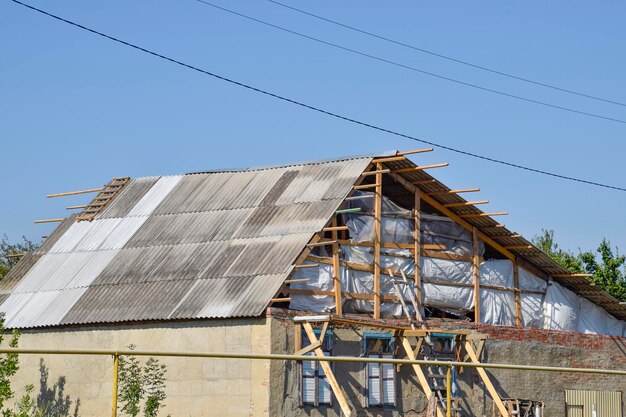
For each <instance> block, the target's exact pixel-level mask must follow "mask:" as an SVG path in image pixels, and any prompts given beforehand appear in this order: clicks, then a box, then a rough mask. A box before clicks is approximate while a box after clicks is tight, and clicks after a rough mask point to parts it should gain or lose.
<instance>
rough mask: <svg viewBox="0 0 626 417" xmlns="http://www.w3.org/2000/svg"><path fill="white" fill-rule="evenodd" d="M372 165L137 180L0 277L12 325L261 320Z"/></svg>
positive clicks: (355, 162) (353, 161) (342, 163)
mask: <svg viewBox="0 0 626 417" xmlns="http://www.w3.org/2000/svg"><path fill="white" fill-rule="evenodd" d="M371 159H372V158H371V157H361V158H350V159H344V160H335V161H331V162H314V163H308V164H303V165H290V166H284V167H274V168H267V169H251V170H244V171H237V172H214V173H203V174H190V175H177V176H164V177H148V178H138V179H134V180H131V181H130V182H129V183H128V184H127V185H126V186H125V187H124V188H123V190H122V191H121V192H120V194H119V195H118V196H117V197H116V198H115V199H114V200H113V201H112V202H111V203H110V205H109V206H107V208H106V209H105V210H104V211H103V212H102V213H100V214H99V215H98V216H96V218H95V220H93V221H91V222H87V221H83V222H76V221H74V219H75V216H72V217H70V218H68V219H66V220H65V221H64V222H63V223H62V224H61V225H60V226H59V227H58V228H57V230H55V232H54V233H53V234H52V235H51V236H50V237H49V238H48V239H47V240H46V241H45V243H44V244H43V245H42V247H41V248H40V249H39V250H38V251H36V252H34V253H31V254H28V255H27V256H25V257H24V258H23V259H22V260H21V261H20V262H19V264H18V266H17V267H16V268H15V269H14V270H13V271H12V272H11V273H10V274H9V275H8V276H7V277H6V279H5V280H3V281H2V282H0V294H1V295H0V297H1V298H0V301H2V305H1V306H0V310H2V311H4V312H6V315H7V316H6V323H5V326H6V327H8V328H27V327H38V326H53V325H67V324H87V323H103V322H107V323H112V322H125V321H139V320H165V319H190V318H217V317H242V316H258V315H260V314H262V312H263V311H264V309H265V307H266V306H267V304H268V302H269V300H270V299H271V298H272V296H273V295H274V293H276V291H277V290H278V289H279V288H280V286H281V285H282V283H283V281H284V280H285V279H286V277H287V276H288V275H289V273H290V272H291V270H292V268H293V266H292V265H293V264H294V263H295V261H296V258H297V256H298V255H299V254H300V252H301V251H302V249H303V248H304V247H305V246H306V244H307V243H308V242H309V240H310V239H311V238H312V236H313V235H314V234H315V233H316V232H318V231H319V230H321V229H322V228H323V227H324V225H325V224H326V223H327V221H328V219H330V218H331V217H332V215H333V213H334V212H335V211H336V210H337V208H338V206H339V205H340V204H341V202H342V201H343V199H344V198H345V197H346V196H347V195H348V193H349V192H350V191H351V189H352V185H353V184H354V183H355V181H356V180H357V179H358V178H359V176H360V175H361V173H362V172H363V170H364V169H365V168H366V167H367V166H368V164H369V163H370V161H371Z"/></svg>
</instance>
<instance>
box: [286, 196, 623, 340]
mask: <svg viewBox="0 0 626 417" xmlns="http://www.w3.org/2000/svg"><path fill="white" fill-rule="evenodd" d="M356 195H361V196H364V195H371V193H363V192H359V193H356ZM373 204H374V199H373V198H363V199H357V200H351V201H350V207H351V208H356V207H358V208H361V210H362V211H361V212H360V213H352V214H345V215H344V221H345V223H346V225H347V226H348V230H349V233H350V239H351V240H352V241H353V242H366V241H372V240H374V218H373V216H372V212H373ZM382 212H383V217H382V223H381V240H382V241H383V242H396V243H412V242H413V231H414V221H413V218H412V215H411V212H410V211H408V210H405V209H403V208H402V207H399V206H398V205H396V204H395V203H393V202H392V201H391V200H389V199H388V198H386V197H383V200H382ZM421 229H422V230H421V238H422V244H441V245H445V247H446V249H445V250H444V252H448V253H450V252H451V253H455V254H459V255H465V256H467V255H471V254H472V253H473V247H472V244H473V242H472V235H471V233H469V232H468V231H467V230H465V229H463V228H462V227H461V226H459V225H458V224H456V223H455V222H453V221H452V220H450V219H448V218H447V217H441V216H432V215H422V217H421ZM478 249H479V253H480V254H482V253H483V252H484V244H483V242H480V247H479V248H478ZM341 252H342V257H343V259H344V260H345V261H348V262H354V263H358V264H366V265H372V264H373V263H374V254H373V248H372V247H367V246H344V245H342V246H341ZM380 263H381V267H382V268H393V269H397V270H399V271H402V272H404V274H405V275H406V276H407V277H408V278H409V280H410V281H411V282H412V277H413V275H414V273H415V264H414V259H413V255H412V254H411V252H410V251H409V250H403V249H385V248H383V249H381V262H380ZM421 274H422V283H423V296H424V299H423V303H424V305H426V306H431V307H437V308H440V309H444V310H446V309H448V310H449V311H455V310H456V311H457V312H461V313H462V312H469V311H471V310H473V309H474V288H473V276H472V263H471V262H466V261H455V260H447V259H439V258H430V257H424V256H422V257H421ZM294 278H295V279H298V278H308V279H309V281H308V282H306V283H293V284H292V285H291V287H292V288H299V289H310V290H321V291H332V290H333V287H334V285H333V279H332V267H331V266H330V265H321V266H320V268H318V269H315V268H307V269H300V270H297V271H296V273H295V274H294ZM396 278H398V277H396ZM479 279H480V285H481V289H480V302H481V308H480V319H481V322H482V323H487V324H501V325H516V305H515V292H514V287H515V285H514V267H513V263H512V262H511V261H509V260H507V259H504V260H502V259H489V260H485V261H484V262H482V263H481V265H480V268H479ZM341 286H342V291H343V292H349V293H355V294H373V292H374V274H373V273H372V272H363V271H355V270H352V269H347V268H343V267H342V268H341ZM398 287H399V290H400V292H401V296H402V297H403V298H404V299H405V300H406V304H407V306H408V307H409V310H410V314H414V312H413V308H412V307H411V303H410V302H409V299H410V298H409V297H410V293H412V292H413V291H414V289H413V288H412V286H410V285H403V284H399V285H398ZM519 288H520V290H522V291H521V292H520V304H521V315H522V325H523V326H524V327H535V328H545V329H552V330H564V331H574V332H575V331H578V332H582V333H592V334H609V335H617V336H621V335H624V336H626V322H623V321H620V320H617V319H616V318H614V317H613V316H611V315H610V314H608V313H607V312H606V311H605V310H604V309H602V308H601V307H599V306H597V305H595V304H594V303H592V302H590V301H588V300H587V299H584V298H581V297H579V296H578V295H576V294H574V293H573V292H571V291H569V290H568V289H566V288H564V287H562V286H561V285H559V284H558V283H556V282H546V281H545V280H544V279H541V278H538V277H536V276H535V275H533V274H531V273H530V272H528V271H526V270H525V269H523V268H519ZM381 294H382V295H397V294H396V290H395V288H394V286H393V284H392V282H391V277H390V276H388V275H384V274H381ZM334 306H335V299H334V296H330V295H328V296H320V295H300V294H292V296H291V304H290V308H292V309H296V310H307V311H316V312H329V311H332V310H334ZM343 310H344V312H346V313H370V314H371V313H373V311H374V303H373V301H372V300H368V299H358V298H354V299H350V298H349V297H348V298H344V301H343ZM381 315H382V316H383V317H403V316H404V314H403V311H402V306H401V304H400V302H399V300H398V301H394V302H383V303H381Z"/></svg>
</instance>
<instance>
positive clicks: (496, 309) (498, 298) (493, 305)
mask: <svg viewBox="0 0 626 417" xmlns="http://www.w3.org/2000/svg"><path fill="white" fill-rule="evenodd" d="M479 273H480V281H479V282H480V285H481V286H482V285H485V286H494V287H502V288H513V263H512V262H511V261H509V260H498V259H495V260H487V261H485V262H483V263H481V264H480V269H479ZM480 321H481V323H487V324H505V325H515V294H514V293H513V292H512V291H501V290H498V289H493V288H483V287H481V288H480Z"/></svg>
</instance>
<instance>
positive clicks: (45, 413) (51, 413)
mask: <svg viewBox="0 0 626 417" xmlns="http://www.w3.org/2000/svg"><path fill="white" fill-rule="evenodd" d="M49 377H50V374H49V371H48V367H47V366H46V364H45V363H44V360H43V358H41V359H39V393H38V394H37V410H38V411H39V413H41V414H38V415H41V417H69V416H70V410H71V408H72V400H70V396H69V395H65V383H66V380H65V376H60V377H59V378H58V379H57V380H56V382H55V383H54V384H52V386H48V383H49ZM79 407H80V399H77V400H76V404H75V405H74V410H73V413H72V414H71V415H72V416H73V417H78V409H79Z"/></svg>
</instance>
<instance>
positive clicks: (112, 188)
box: [76, 177, 130, 222]
mask: <svg viewBox="0 0 626 417" xmlns="http://www.w3.org/2000/svg"><path fill="white" fill-rule="evenodd" d="M128 181H130V177H118V178H113V179H112V180H111V181H109V183H108V184H107V185H106V186H105V187H104V188H103V189H102V191H100V192H99V193H98V195H97V196H96V197H95V198H94V199H93V200H91V202H90V203H89V204H87V205H86V206H85V209H84V210H83V211H82V212H81V213H80V214H79V215H78V217H76V221H77V222H81V221H89V222H90V221H92V220H93V219H95V217H96V216H97V215H98V214H99V213H100V212H101V211H102V210H104V208H105V207H106V206H107V205H108V204H109V203H110V202H111V201H112V200H113V198H114V197H115V196H116V195H117V194H118V193H119V192H120V191H121V190H122V188H123V187H124V186H125V185H126V184H127V183H128Z"/></svg>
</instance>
